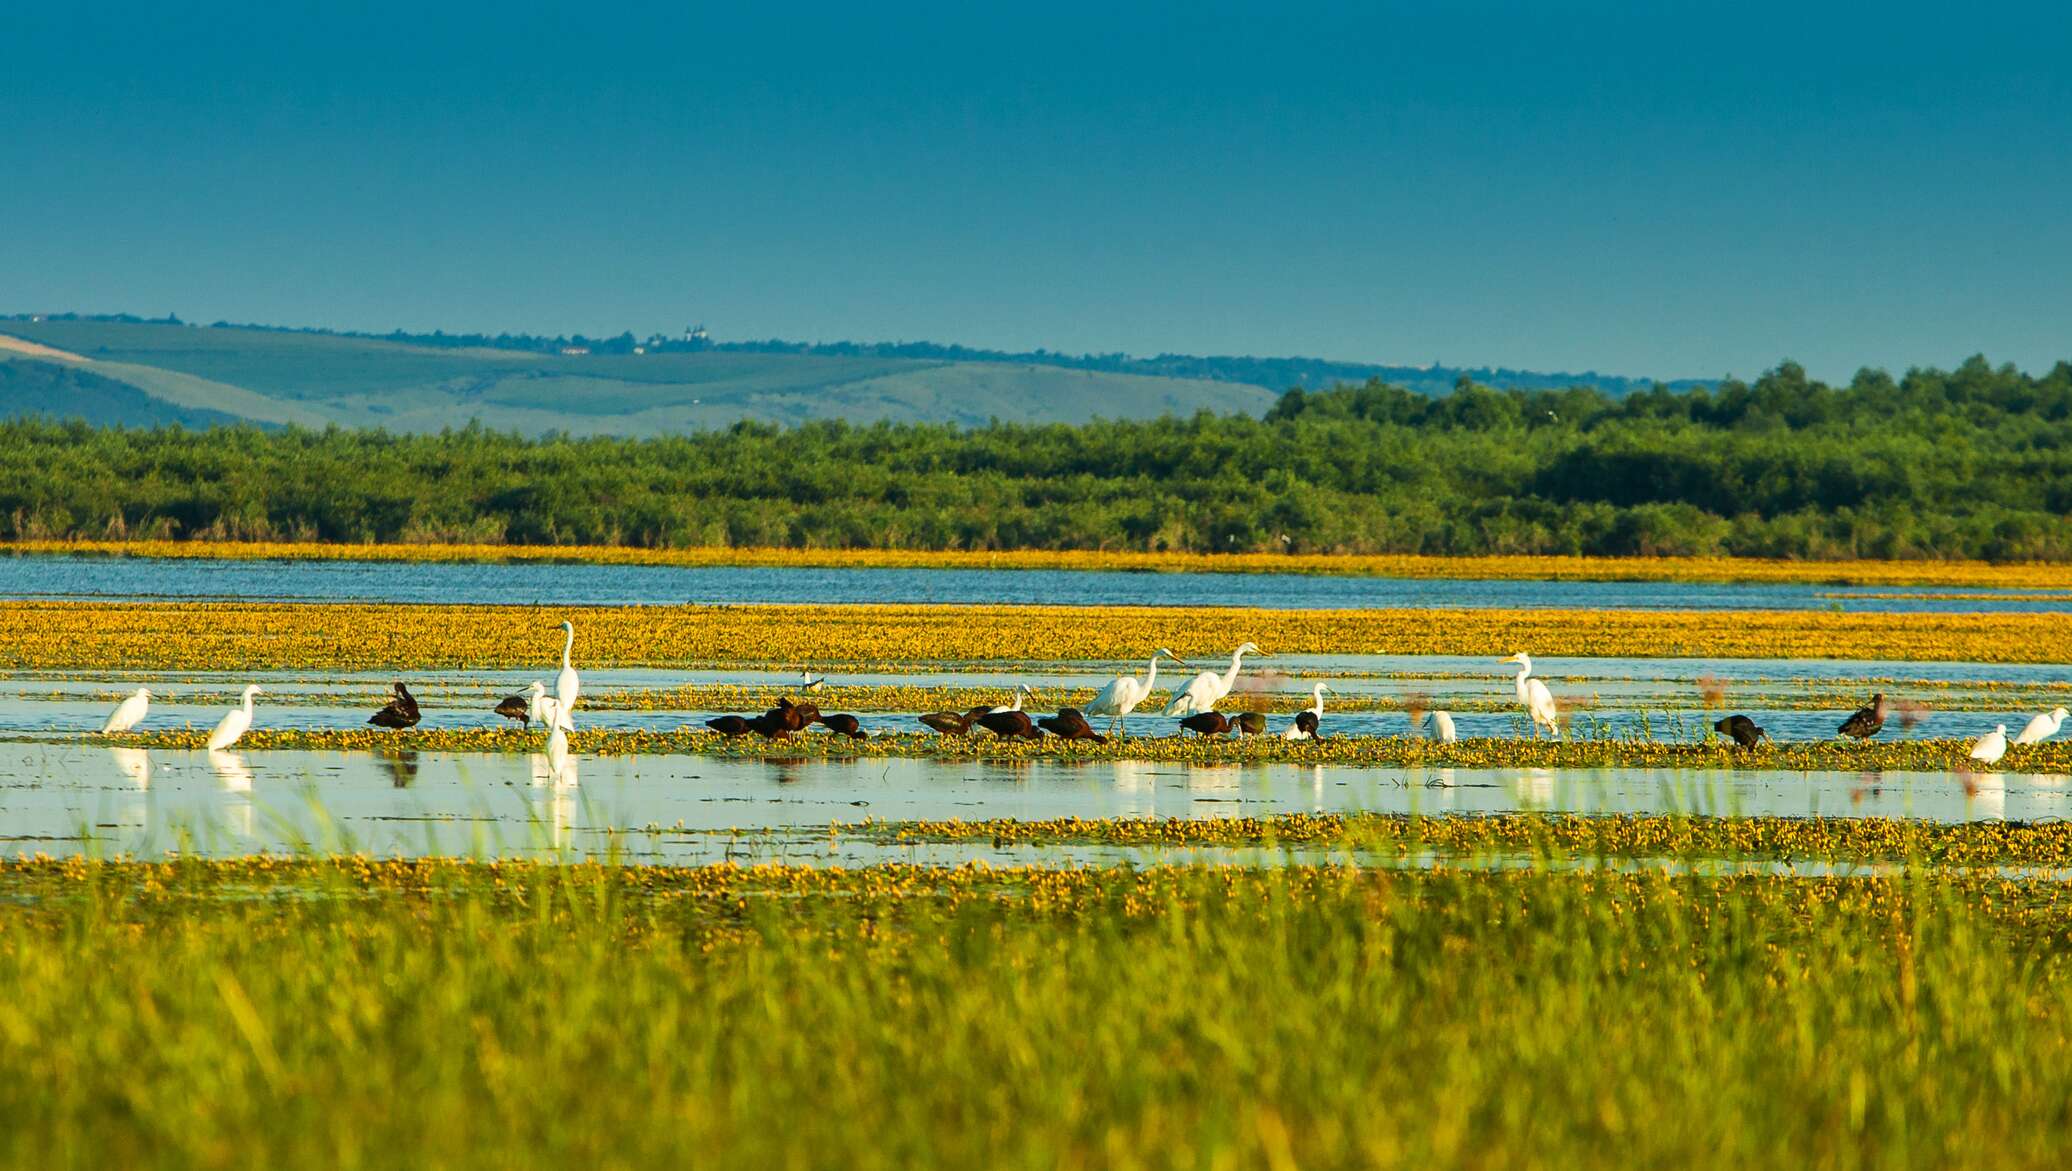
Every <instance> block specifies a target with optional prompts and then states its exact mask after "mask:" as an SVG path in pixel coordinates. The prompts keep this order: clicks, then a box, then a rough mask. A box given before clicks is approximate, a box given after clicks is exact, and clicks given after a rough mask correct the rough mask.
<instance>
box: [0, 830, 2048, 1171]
mask: <svg viewBox="0 0 2072 1171" xmlns="http://www.w3.org/2000/svg"><path fill="white" fill-rule="evenodd" d="M0 902H4V903H5V904H7V905H8V906H9V907H10V908H11V909H10V911H9V912H8V914H7V915H6V916H5V917H4V918H0V982H4V986H5V987H6V989H7V990H8V994H7V995H6V996H5V997H4V998H0V1065H4V1068H5V1069H6V1070H7V1071H8V1076H6V1077H4V1078H0V1117H4V1118H6V1119H7V1121H8V1125H7V1126H6V1127H4V1128H0V1156H4V1159H5V1161H6V1162H7V1163H8V1164H11V1165H23V1166H29V1165H33V1166H38V1167H44V1166H96V1167H110V1166H121V1167H153V1166H229V1165H235V1166H250V1167H278V1166H341V1167H362V1166H413V1167H453V1166H481V1167H498V1168H506V1167H528V1166H555V1167H567V1166H585V1167H589V1166H603V1167H619V1166H624V1167H637V1166H656V1165H676V1164H680V1163H686V1162H691V1161H695V1162H696V1164H697V1165H701V1166H740V1167H757V1168H762V1167H772V1166H787V1167H818V1166H841V1167H852V1166H853V1167H885V1168H902V1169H905V1168H925V1167H936V1166H949V1167H989V1168H990V1167H1030V1168H1046V1169H1048V1168H1054V1167H1059V1166H1083V1165H1102V1166H1121V1167H1130V1166H1134V1167H1188V1168H1197V1167H1219V1166H1275V1167H1294V1166H1301V1167H1343V1166H1374V1167H1397V1166H1401V1167H1432V1166H1472V1167H1487V1168H1507V1167H1550V1168H1551V1167H1576V1166H1616V1167H1633V1166H1658V1167H1694V1166H1706V1167H1751V1168H1763V1169H1765V1171H1769V1169H1771V1168H1778V1167H1838V1168H1840V1167H1917V1166H1918V1167H1940V1166H1951V1165H1964V1166H1970V1167H2038V1168H2043V1167H2058V1166H2061V1165H2062V1164H2063V1150H2064V1147H2065V1144H2066V1142H2067V1140H2068V1137H2072V1127H2068V1124H2072V1105H2068V1104H2072V1045H2068V1038H2072V1026H2068V1023H2067V1022H2068V1021H2072V971H2068V962H2067V961H2068V955H2072V890H2068V888H2066V887H2063V886H2060V885H2053V884H2023V883H2017V882H2010V881H2004V880H1997V879H1987V878H1979V877H1965V876H1961V875H1955V874H1950V873H1943V872H1936V871H1924V870H1915V871H1911V872H1909V873H1907V874H1905V875H1901V876H1894V877H1889V878H1873V879H1851V880H1819V879H1794V878H1782V877H1746V878H1735V879H1695V878H1687V877H1686V878H1677V877H1668V876H1664V875H1660V874H1616V873H1608V872H1595V873H1566V874H1562V873H1548V872H1538V871H1518V872H1501V873H1489V872H1474V873H1466V872H1446V871H1441V872H1434V873H1417V874H1410V873H1372V872H1358V871H1350V870H1306V869H1298V870H1292V871H1287V872H1267V871H1250V870H1194V869H1176V870H1165V869H1161V870H1154V871H1149V872H1143V873H1132V872H1127V871H1100V870H1069V871H1015V872H990V871H985V870H980V869H968V870H959V871H938V870H915V869H906V868H882V869H872V870H868V871H849V872H842V871H834V872H828V871H815V870H803V869H763V870H745V871H744V870H738V869H733V868H727V867H720V868H713V869H705V870H659V869H646V868H625V869H612V868H600V867H586V866H568V867H554V866H529V865H501V866H492V865H475V864H463V863H451V862H436V863H367V862H359V861H351V860H348V861H341V862H323V861H313V862H312V861H300V862H280V861H266V860H258V861H246V862H232V863H222V864H203V863H196V862H177V863H168V864H150V865H146V864H136V863H89V862H75V863H67V864H63V865H60V864H55V863H45V864H28V865H14V866H0Z"/></svg>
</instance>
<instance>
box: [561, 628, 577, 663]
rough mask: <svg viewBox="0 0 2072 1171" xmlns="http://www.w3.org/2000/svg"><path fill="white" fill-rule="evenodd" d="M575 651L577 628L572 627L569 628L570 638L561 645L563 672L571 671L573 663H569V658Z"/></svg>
mask: <svg viewBox="0 0 2072 1171" xmlns="http://www.w3.org/2000/svg"><path fill="white" fill-rule="evenodd" d="M575 649H576V628H575V627H573V626H571V627H569V628H568V638H567V639H565V640H564V641H563V642H562V644H561V669H562V670H564V671H566V670H568V669H569V667H570V666H571V665H572V664H571V663H570V662H569V661H568V656H569V655H570V654H571V653H572V652H573V651H574V650H575Z"/></svg>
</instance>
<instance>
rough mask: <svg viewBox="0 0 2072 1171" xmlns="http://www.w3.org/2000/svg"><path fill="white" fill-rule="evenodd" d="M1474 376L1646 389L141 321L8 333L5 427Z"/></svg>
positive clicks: (1328, 369) (537, 427)
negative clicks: (42, 420) (8, 422)
mask: <svg viewBox="0 0 2072 1171" xmlns="http://www.w3.org/2000/svg"><path fill="white" fill-rule="evenodd" d="M565 351H582V352H565ZM636 351H646V352H636ZM1462 376H1466V377H1468V378H1471V379H1473V380H1474V381H1477V382H1482V383H1485V384H1490V385H1496V386H1517V387H1522V388H1528V389H1538V388H1551V387H1567V386H1575V385H1587V386H1596V387H1598V388H1600V389H1603V390H1605V391H1607V392H1609V393H1612V394H1623V393H1626V392H1627V391H1630V390H1632V389H1635V388H1636V387H1641V386H1649V385H1653V384H1652V383H1649V382H1644V381H1641V380H1635V379H1627V378H1606V377H1603V376H1599V375H1594V374H1591V375H1574V376H1571V375H1562V374H1536V373H1531V372H1523V371H1505V370H1476V369H1468V370H1460V369H1452V368H1437V367H1433V368H1422V367H1392V366H1370V365H1359V364H1351V363H1335V362H1323V361H1316V360H1312V359H1303V358H1286V359H1282V358H1275V359H1262V358H1193V357H1185V356H1180V355H1162V356H1160V357H1157V358H1148V359H1137V358H1129V357H1126V356H1123V355H1106V356H1101V355H1081V356H1077V357H1073V356H1068V355H1062V354H1052V353H1048V352H1044V351H1038V352H1035V353H1029V354H1009V353H1003V352H998V351H986V350H971V349H967V348H964V347H960V346H940V345H935V344H932V343H900V344H858V343H848V342H842V343H833V344H826V345H804V344H798V343H790V342H777V341H771V342H724V343H711V342H708V341H706V340H704V339H702V338H700V339H696V340H686V339H673V340H672V339H662V338H651V339H649V340H648V341H647V342H636V341H635V340H634V339H633V337H632V335H631V334H625V335H621V336H619V337H616V338H603V339H588V338H582V337H572V338H568V337H557V338H545V337H539V336H535V335H500V336H497V337H487V336H481V335H449V334H429V335H413V334H394V335H388V336H383V337H373V336H368V335H362V334H349V333H336V332H330V331H321V330H289V329H274V328H267V327H259V326H245V325H231V324H227V323H218V324H216V325H212V326H194V325H188V324H184V323H179V322H176V321H172V320H160V321H146V320H142V319H138V318H132V317H114V318H109V317H97V318H89V317H79V316H73V315H61V316H55V317H44V318H35V319H32V318H29V317H26V316H21V317H13V318H0V415H9V416H12V415H22V414H45V415H51V416H55V417H63V418H79V419H84V420H86V421H88V422H93V423H101V424H107V423H117V422H121V423H130V424H147V425H148V424H154V423H181V424H185V425H190V426H206V425H209V424H212V423H221V422H231V421H246V422H252V423H257V424H261V425H272V426H279V425H287V424H296V425H302V426H309V427H322V426H327V425H332V424H336V425H340V426H347V427H369V426H379V427H385V428H388V429H389V430H392V431H411V432H424V431H438V430H440V429H443V428H447V427H458V426H464V425H466V424H467V423H468V422H470V421H479V422H480V423H482V424H483V425H484V426H487V427H491V428H494V429H497V430H508V431H517V432H520V433H522V434H528V435H536V434H540V433H544V432H548V431H565V432H569V433H571V434H578V435H585V434H608V435H624V436H643V435H656V434H664V433H671V432H681V431H689V430H702V429H709V428H713V427H723V426H727V425H730V424H732V423H734V422H737V421H740V420H743V419H749V420H759V421H766V422H796V421H800V420H804V419H816V418H841V419H847V420H850V421H852V422H872V421H876V420H881V419H882V420H891V421H900V422H912V421H934V422H945V423H957V424H965V425H970V424H978V423H984V422H986V421H987V420H988V419H993V418H998V419H1002V420H1010V421H1018V422H1081V421H1085V420H1088V419H1093V418H1096V417H1101V418H1112V419H1127V418H1153V417H1156V416H1159V415H1163V414H1178V415H1189V414H1193V413H1194V412H1196V411H1199V410H1211V411H1216V412H1219V413H1239V414H1246V415H1258V414H1260V413H1261V412H1263V411H1265V410H1266V409H1267V408H1269V407H1270V406H1272V405H1273V403H1274V401H1275V399H1276V398H1277V396H1278V392H1279V391H1282V390H1285V389H1287V388H1289V387H1294V386H1307V387H1311V388H1316V387H1322V386H1329V385H1333V384H1336V383H1339V382H1363V381H1366V380H1367V379H1369V378H1381V379H1383V380H1385V381H1389V382H1393V383H1396V384H1399V385H1405V386H1408V387H1410V388H1412V389H1416V390H1422V391H1427V392H1432V393H1437V392H1440V391H1444V390H1446V389H1450V388H1451V387H1452V385H1453V384H1454V382H1455V381H1456V380H1457V379H1459V378H1460V377H1462ZM1677 385H1680V386H1688V385H1697V384H1692V383H1685V384H1677Z"/></svg>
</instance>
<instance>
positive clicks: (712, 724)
mask: <svg viewBox="0 0 2072 1171" xmlns="http://www.w3.org/2000/svg"><path fill="white" fill-rule="evenodd" d="M705 726H706V727H708V728H710V729H712V730H713V731H715V732H718V733H719V734H720V735H722V736H727V737H733V736H746V735H748V734H749V733H750V732H753V731H755V721H754V720H751V719H748V718H747V717H745V716H714V717H713V718H711V719H709V720H707V721H705Z"/></svg>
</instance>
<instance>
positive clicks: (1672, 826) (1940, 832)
mask: <svg viewBox="0 0 2072 1171" xmlns="http://www.w3.org/2000/svg"><path fill="white" fill-rule="evenodd" d="M837 828H838V831H839V832H843V833H850V834H857V835H861V836H864V837H868V838H871V839H873V840H876V841H883V842H889V843H895V844H897V843H909V842H989V843H991V844H993V845H995V846H1006V845H1030V846H1046V845H1059V844H1070V845H1087V844H1093V845H1109V846H1133V847H1145V846H1171V847H1176V848H1188V847H1245V846H1249V847H1261V848H1267V849H1272V848H1275V847H1303V848H1306V849H1317V848H1323V849H1345V850H1350V851H1361V852H1374V851H1378V852H1384V853H1395V854H1402V855H1415V854H1422V853H1427V852H1429V853H1432V854H1436V855H1441V856H1455V855H1460V856H1476V855H1488V854H1506V855H1517V854H1530V855H1533V856H1536V857H1541V858H1546V859H1549V860H1560V859H1574V858H1585V859H1599V858H1627V859H1632V858H1641V859H1664V858H1673V859H1701V858H1703V859H1727V860H1733V861H1779V862H1794V863H1806V864H1813V865H1848V864H1851V863H1896V862H1903V863H1909V864H1914V865H1927V866H2016V867H2033V868H2039V869H2055V870H2061V869H2064V868H2067V867H2072V822H2065V821H2049V822H2035V823H2013V824H2010V823H2008V822H2002V821H1978V822H1956V823H1939V822H1926V821H1913V820H1907V819H1900V818H1886V817H1688V816H1679V815H1673V814H1645V813H1635V814H1589V815H1580V814H1571V813H1546V814H1540V813H1502V814H1487V815H1480V816H1457V815H1455V816H1420V815H1417V814H1388V813H1283V814H1273V815H1270V816H1265V817H1211V818H1186V817H1163V818H1160V817H1112V818H1087V817H1059V818H1045V819H1038V820H1028V821H1024V820H1018V819H1015V818H987V819H982V820H977V821H862V822H853V823H846V824H843V825H841V826H839V827H837Z"/></svg>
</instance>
